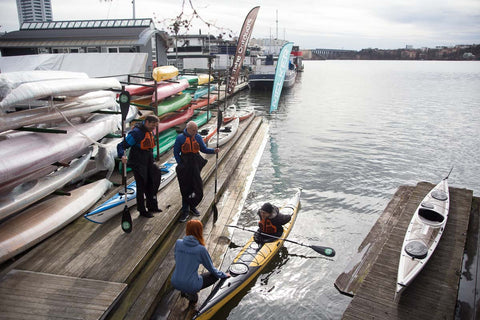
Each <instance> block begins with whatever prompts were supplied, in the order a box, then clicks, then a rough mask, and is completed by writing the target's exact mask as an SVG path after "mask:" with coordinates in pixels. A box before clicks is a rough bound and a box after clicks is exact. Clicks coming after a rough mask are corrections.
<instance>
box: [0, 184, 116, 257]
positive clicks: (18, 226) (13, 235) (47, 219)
mask: <svg viewBox="0 0 480 320" xmlns="http://www.w3.org/2000/svg"><path fill="white" fill-rule="evenodd" d="M111 185H112V183H111V182H110V181H108V180H107V179H102V180H98V181H96V182H93V183H90V184H87V185H84V186H82V187H80V188H77V189H75V190H73V191H71V192H70V196H52V197H50V198H48V199H47V200H44V201H41V202H39V203H38V204H35V205H33V206H32V207H30V208H28V209H26V210H24V211H22V212H21V213H19V214H18V215H16V216H15V217H12V218H11V219H9V220H7V221H5V222H4V223H2V224H1V225H0V263H2V262H4V261H6V260H8V259H10V258H12V257H14V256H15V255H17V254H19V253H21V252H22V251H24V250H26V249H28V248H30V247H32V246H33V245H35V244H37V243H39V242H40V241H42V240H44V239H45V238H47V237H49V236H50V235H52V234H53V233H55V232H56V231H58V230H60V229H61V228H63V227H64V226H66V225H67V224H69V223H70V222H72V221H73V220H75V219H76V218H77V217H79V216H80V215H81V214H82V213H83V212H85V211H86V210H88V208H90V207H91V206H92V205H93V204H94V203H95V202H97V200H98V199H99V198H100V197H101V196H102V195H103V194H104V193H105V192H106V191H107V190H108V188H110V186H111Z"/></svg>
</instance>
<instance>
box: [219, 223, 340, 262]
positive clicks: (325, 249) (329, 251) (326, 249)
mask: <svg viewBox="0 0 480 320" xmlns="http://www.w3.org/2000/svg"><path fill="white" fill-rule="evenodd" d="M227 227H232V228H237V229H240V230H244V231H248V232H252V233H258V234H261V235H262V236H267V237H272V238H275V239H279V240H283V241H287V242H291V243H295V244H298V245H299V246H304V247H309V248H310V249H313V250H315V251H316V252H318V253H320V254H322V255H324V256H327V257H334V256H335V250H333V248H330V247H323V246H314V245H308V244H304V243H300V242H297V241H293V240H288V239H285V238H279V237H275V236H272V235H269V234H266V233H263V232H258V231H254V230H250V229H247V228H245V227H239V226H234V225H230V224H227Z"/></svg>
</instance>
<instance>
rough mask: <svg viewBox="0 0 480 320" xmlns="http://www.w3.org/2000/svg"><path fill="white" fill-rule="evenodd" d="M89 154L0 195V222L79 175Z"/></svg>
mask: <svg viewBox="0 0 480 320" xmlns="http://www.w3.org/2000/svg"><path fill="white" fill-rule="evenodd" d="M91 154H92V150H89V151H88V152H87V153H86V154H85V155H83V156H82V157H81V158H79V159H75V160H73V161H72V163H70V165H69V166H68V167H66V168H60V169H58V170H57V171H56V172H54V173H52V174H49V175H46V176H44V177H42V178H39V179H38V180H33V181H28V182H25V183H22V184H21V185H19V186H17V187H16V188H15V189H13V190H12V192H9V193H7V194H3V195H1V196H0V220H1V219H5V218H7V217H8V216H11V215H12V214H14V213H17V212H18V211H20V210H22V209H25V208H26V207H28V206H29V205H31V204H32V203H34V202H37V201H38V200H41V199H42V198H44V197H46V196H47V195H49V194H51V193H52V192H54V191H55V190H57V189H59V188H61V187H63V186H64V185H66V184H67V183H69V182H70V181H71V180H72V179H75V178H76V177H78V176H79V175H81V174H82V173H83V171H84V170H85V167H86V166H87V164H88V161H89V159H90V156H91Z"/></svg>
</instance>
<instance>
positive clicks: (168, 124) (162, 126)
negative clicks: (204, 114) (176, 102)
mask: <svg viewBox="0 0 480 320" xmlns="http://www.w3.org/2000/svg"><path fill="white" fill-rule="evenodd" d="M193 112H194V110H193V109H192V108H188V109H186V110H183V111H182V112H178V113H173V114H171V115H169V116H166V117H164V118H162V119H161V120H160V122H159V123H158V127H157V131H158V132H163V131H165V130H167V129H170V128H172V127H174V126H176V125H179V124H182V123H185V122H187V121H188V119H190V118H191V117H192V116H193Z"/></svg>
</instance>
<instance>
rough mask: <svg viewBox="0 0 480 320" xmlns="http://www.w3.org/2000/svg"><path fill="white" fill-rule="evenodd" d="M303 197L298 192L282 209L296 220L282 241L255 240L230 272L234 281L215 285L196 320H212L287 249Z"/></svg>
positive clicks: (286, 225)
mask: <svg viewBox="0 0 480 320" xmlns="http://www.w3.org/2000/svg"><path fill="white" fill-rule="evenodd" d="M300 194H301V191H300V190H297V191H296V193H295V195H294V196H293V197H292V198H291V199H290V200H288V201H287V203H286V204H285V205H284V206H283V207H282V208H281V209H280V210H281V213H283V214H288V215H291V216H292V218H291V220H290V222H289V223H287V224H285V225H284V226H283V234H282V236H281V237H280V239H277V240H276V241H273V242H267V243H264V244H258V243H256V242H255V240H254V238H253V237H251V238H250V240H249V241H248V242H247V244H246V245H245V246H244V247H243V248H242V250H241V251H240V252H239V254H238V255H237V256H236V257H235V259H234V260H233V263H232V264H231V265H230V267H229V268H228V272H229V273H230V275H231V277H230V278H226V279H221V280H220V281H219V282H218V283H217V284H216V285H215V287H214V288H213V290H212V292H211V294H210V295H209V296H208V297H207V299H206V300H205V302H204V303H203V304H202V306H201V307H200V308H199V310H198V312H197V314H196V315H195V317H194V319H197V320H205V319H210V318H211V317H212V316H213V315H214V314H215V313H216V312H217V311H218V310H220V308H221V307H222V306H224V305H225V304H226V303H227V302H228V301H230V300H231V299H232V298H233V297H234V296H235V295H236V294H238V293H239V292H240V291H241V290H242V289H244V288H245V287H246V286H247V285H248V284H249V283H250V282H251V281H253V280H254V279H255V277H256V276H257V275H258V274H259V273H260V272H261V271H262V270H263V268H265V266H266V265H267V264H268V263H269V262H270V261H271V260H272V258H273V257H274V256H275V255H276V254H277V253H278V251H279V250H280V248H281V247H282V245H283V242H284V240H283V239H285V238H287V237H288V235H289V234H290V231H291V230H292V228H293V224H294V223H295V220H296V218H297V214H298V208H299V204H300Z"/></svg>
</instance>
